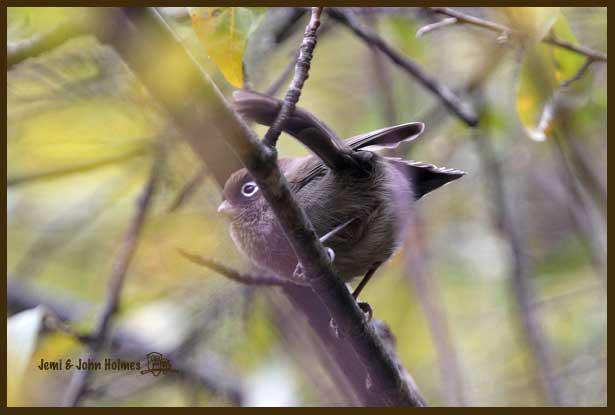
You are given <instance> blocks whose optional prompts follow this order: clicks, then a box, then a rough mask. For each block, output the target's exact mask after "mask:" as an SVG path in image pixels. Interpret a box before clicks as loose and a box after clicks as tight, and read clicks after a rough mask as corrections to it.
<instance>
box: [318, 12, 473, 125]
mask: <svg viewBox="0 0 615 415" xmlns="http://www.w3.org/2000/svg"><path fill="white" fill-rule="evenodd" d="M328 13H329V15H330V16H331V17H332V18H334V19H335V20H337V21H338V22H340V23H342V24H344V25H345V26H347V27H348V28H349V29H350V30H352V32H353V33H354V34H355V35H357V36H358V37H359V38H360V39H362V40H363V41H364V42H365V43H367V44H368V45H369V46H373V47H376V48H378V49H380V50H381V51H382V52H383V53H384V54H385V55H386V56H388V57H389V59H391V61H393V63H395V64H396V65H398V66H400V67H401V68H403V69H404V70H406V72H408V73H409V74H410V75H412V76H413V77H414V78H415V79H416V80H417V81H419V83H420V84H421V85H423V86H424V87H425V88H427V89H428V90H429V91H431V92H432V93H433V94H434V95H435V96H436V97H438V98H439V99H440V100H441V101H442V102H443V103H444V105H445V106H446V107H447V108H448V109H449V110H451V111H452V112H453V113H454V114H455V115H457V116H458V117H459V118H460V119H461V120H463V121H464V122H465V123H466V124H467V125H469V126H475V125H476V123H477V122H478V118H477V116H476V114H475V112H474V111H473V110H472V109H470V108H468V107H467V106H466V105H465V104H464V103H463V102H462V101H461V100H460V99H459V97H458V96H457V95H456V94H455V93H454V92H453V91H452V90H450V89H449V88H448V87H447V86H445V85H443V84H442V83H440V82H439V81H438V80H437V79H436V78H434V77H432V76H431V75H429V74H428V73H427V72H426V71H425V70H423V68H421V67H420V66H419V65H418V64H417V63H416V62H414V61H413V60H411V59H410V58H409V57H407V56H405V55H403V54H402V53H400V52H398V51H397V50H395V49H394V48H393V47H392V46H391V45H389V43H387V42H386V41H385V40H384V39H383V38H382V37H380V36H379V35H378V34H377V33H375V32H373V31H372V30H369V29H368V28H366V27H365V26H364V25H363V24H361V22H359V21H358V20H357V19H356V18H355V16H353V15H352V14H351V13H348V12H345V11H343V10H340V9H328Z"/></svg>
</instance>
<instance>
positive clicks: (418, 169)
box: [387, 157, 466, 200]
mask: <svg viewBox="0 0 615 415" xmlns="http://www.w3.org/2000/svg"><path fill="white" fill-rule="evenodd" d="M387 160H389V161H390V162H391V163H393V165H395V167H397V168H398V169H399V170H400V171H401V172H402V173H403V174H404V175H405V176H406V177H407V178H408V180H410V182H411V183H412V189H413V191H414V197H415V200H418V199H420V198H421V197H423V196H424V195H426V194H427V193H429V192H431V191H432V190H436V189H437V188H438V187H440V186H443V185H445V184H446V183H448V182H451V181H453V180H456V179H458V178H460V177H461V176H464V175H465V174H466V172H465V171H462V170H457V169H451V168H448V167H438V166H434V165H433V164H428V163H423V162H420V161H414V160H404V159H401V158H393V157H387Z"/></svg>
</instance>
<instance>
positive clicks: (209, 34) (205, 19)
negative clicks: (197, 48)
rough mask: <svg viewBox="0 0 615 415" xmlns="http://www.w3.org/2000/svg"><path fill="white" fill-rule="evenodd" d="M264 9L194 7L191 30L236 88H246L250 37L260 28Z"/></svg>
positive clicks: (192, 9)
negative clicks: (244, 82)
mask: <svg viewBox="0 0 615 415" xmlns="http://www.w3.org/2000/svg"><path fill="white" fill-rule="evenodd" d="M262 12H263V11H262V9H261V8H248V7H194V8H191V9H190V17H191V19H192V27H193V28H194V31H195V32H196V34H197V36H198V38H199V40H200V41H201V42H202V43H203V45H204V46H205V49H206V51H207V54H208V55H209V58H210V59H211V60H212V61H213V62H214V63H215V64H216V66H217V67H218V69H220V72H222V75H224V77H225V78H226V80H227V81H228V82H229V83H230V84H231V85H233V86H235V87H237V88H241V87H242V86H243V55H244V51H245V48H246V44H247V42H248V37H249V35H250V33H251V32H252V30H253V29H254V28H255V27H256V25H257V24H258V21H259V20H260V17H261V15H262Z"/></svg>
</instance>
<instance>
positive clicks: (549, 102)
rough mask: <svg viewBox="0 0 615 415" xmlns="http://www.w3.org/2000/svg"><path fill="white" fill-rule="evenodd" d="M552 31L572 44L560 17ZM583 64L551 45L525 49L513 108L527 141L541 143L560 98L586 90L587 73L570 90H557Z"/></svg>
mask: <svg viewBox="0 0 615 415" xmlns="http://www.w3.org/2000/svg"><path fill="white" fill-rule="evenodd" d="M552 29H553V33H554V34H555V35H556V36H557V37H558V38H560V39H563V40H566V41H568V42H571V43H576V39H575V38H574V35H573V34H572V31H571V30H570V28H569V26H568V24H567V22H566V19H565V17H564V16H563V15H560V16H559V17H558V19H557V21H556V22H555V23H554V24H553V26H552ZM584 63H585V58H584V57H583V56H581V55H579V54H576V53H573V52H570V51H568V50H565V49H562V48H558V47H555V46H553V45H549V44H545V43H538V44H533V45H529V46H528V47H527V50H526V53H525V56H524V58H523V62H522V64H521V70H520V73H519V81H518V84H517V99H516V107H517V113H518V115H519V120H520V121H521V123H522V124H523V126H524V127H525V130H526V132H527V134H528V136H529V137H530V138H532V139H533V140H536V141H543V140H545V139H546V138H547V137H548V135H549V133H550V131H551V128H552V122H553V119H554V116H555V114H556V112H557V110H558V106H559V105H560V104H561V102H562V101H563V98H564V97H571V96H572V95H573V94H575V93H578V92H579V91H581V92H583V91H585V90H587V86H588V85H589V84H590V83H591V77H590V76H589V74H585V75H584V77H583V78H582V79H580V80H578V81H575V82H573V83H572V84H571V85H570V87H567V88H565V89H564V88H560V85H561V84H562V83H563V82H565V81H566V80H568V79H570V78H572V77H573V76H575V74H576V73H577V71H578V70H579V69H580V68H581V66H582V65H583V64H584Z"/></svg>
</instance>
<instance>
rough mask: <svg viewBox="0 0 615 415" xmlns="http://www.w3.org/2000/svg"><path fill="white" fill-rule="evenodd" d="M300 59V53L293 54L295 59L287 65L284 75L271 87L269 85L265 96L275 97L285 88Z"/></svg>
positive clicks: (281, 74) (279, 76)
mask: <svg viewBox="0 0 615 415" xmlns="http://www.w3.org/2000/svg"><path fill="white" fill-rule="evenodd" d="M298 57H299V53H298V52H296V53H294V54H293V58H292V59H291V60H290V61H289V62H288V65H286V67H285V68H284V70H283V71H282V73H280V75H278V77H277V78H276V79H275V80H274V81H273V82H272V83H271V85H269V87H268V88H267V90H266V91H265V92H264V94H265V95H269V96H274V95H276V94H277V93H278V92H279V91H280V88H282V87H283V86H284V83H285V82H286V80H287V79H288V77H289V76H290V74H291V73H292V72H293V69H294V68H295V65H296V64H297V58H298Z"/></svg>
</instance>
